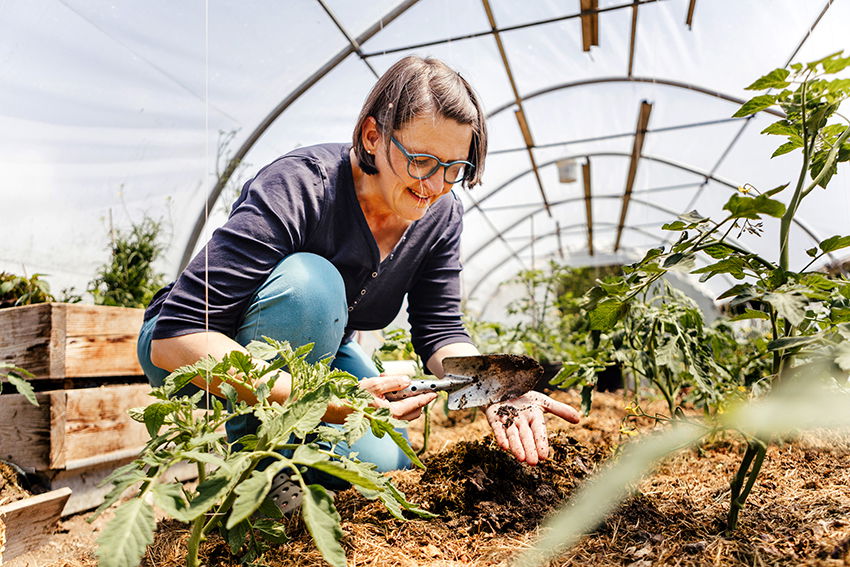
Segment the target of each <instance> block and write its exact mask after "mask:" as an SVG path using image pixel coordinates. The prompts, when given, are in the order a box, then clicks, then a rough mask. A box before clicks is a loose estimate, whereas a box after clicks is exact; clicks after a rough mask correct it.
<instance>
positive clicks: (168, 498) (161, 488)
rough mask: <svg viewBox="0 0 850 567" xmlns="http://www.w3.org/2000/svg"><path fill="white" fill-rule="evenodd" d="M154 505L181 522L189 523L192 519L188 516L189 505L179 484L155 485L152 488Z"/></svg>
mask: <svg viewBox="0 0 850 567" xmlns="http://www.w3.org/2000/svg"><path fill="white" fill-rule="evenodd" d="M153 497H154V502H156V505H157V506H159V507H160V508H161V509H162V511H163V512H165V513H166V514H168V515H169V516H171V517H172V518H174V519H176V520H179V521H181V522H191V521H192V520H193V519H194V518H193V517H191V516H190V515H189V514H188V511H189V503H188V502H187V501H186V496H185V494H184V493H183V485H182V484H179V483H159V482H158V483H156V484H155V485H154V487H153Z"/></svg>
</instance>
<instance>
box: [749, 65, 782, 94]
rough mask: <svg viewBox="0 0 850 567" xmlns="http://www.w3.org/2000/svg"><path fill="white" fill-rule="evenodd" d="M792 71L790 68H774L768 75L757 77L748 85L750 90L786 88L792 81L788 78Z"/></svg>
mask: <svg viewBox="0 0 850 567" xmlns="http://www.w3.org/2000/svg"><path fill="white" fill-rule="evenodd" d="M789 73H790V71H788V69H782V68H779V69H774V70H773V71H771V72H770V73H768V74H767V75H764V76H763V77H759V78H758V79H756V80H755V81H754V82H753V84H751V85H750V86H748V87H746V90H748V91H763V90H765V89H784V88H785V87H787V86H788V85H789V84H790V83H789V82H788V81H787V80H786V79H788V74H789Z"/></svg>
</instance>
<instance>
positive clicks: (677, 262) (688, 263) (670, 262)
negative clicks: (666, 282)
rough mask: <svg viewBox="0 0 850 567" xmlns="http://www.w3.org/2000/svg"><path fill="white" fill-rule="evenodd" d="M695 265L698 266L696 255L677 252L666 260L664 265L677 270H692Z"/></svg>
mask: <svg viewBox="0 0 850 567" xmlns="http://www.w3.org/2000/svg"><path fill="white" fill-rule="evenodd" d="M694 266H696V257H695V256H694V255H693V254H685V253H683V252H676V253H675V254H670V255H669V256H668V257H667V259H666V260H664V267H665V268H667V269H670V270H673V271H675V272H690V271H691V270H693V269H694Z"/></svg>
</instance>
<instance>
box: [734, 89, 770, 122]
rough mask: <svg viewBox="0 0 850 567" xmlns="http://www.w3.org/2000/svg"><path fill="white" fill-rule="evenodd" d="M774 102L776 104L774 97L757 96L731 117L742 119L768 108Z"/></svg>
mask: <svg viewBox="0 0 850 567" xmlns="http://www.w3.org/2000/svg"><path fill="white" fill-rule="evenodd" d="M774 102H776V95H767V94H765V95H759V96H757V97H754V98H752V99H750V100H748V101H747V102H745V103H744V104H743V105H741V108H739V109H738V111H737V112H736V113H735V114H733V115H732V116H733V117H734V118H743V117H745V116H749V115H751V114H755V113H756V112H761V111H762V110H765V109H766V108H770V107H771V106H772V105H773V103H774Z"/></svg>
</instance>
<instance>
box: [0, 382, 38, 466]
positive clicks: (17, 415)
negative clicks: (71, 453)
mask: <svg viewBox="0 0 850 567" xmlns="http://www.w3.org/2000/svg"><path fill="white" fill-rule="evenodd" d="M36 399H37V400H38V403H39V405H38V406H34V405H32V404H31V403H29V402H28V401H27V400H26V398H24V397H23V396H21V395H20V394H4V395H2V396H0V459H3V460H6V461H10V462H12V463H15V464H16V465H18V466H19V467H21V468H23V469H25V470H29V471H36V470H45V469H48V468H49V467H50V395H49V394H38V395H37V396H36Z"/></svg>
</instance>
